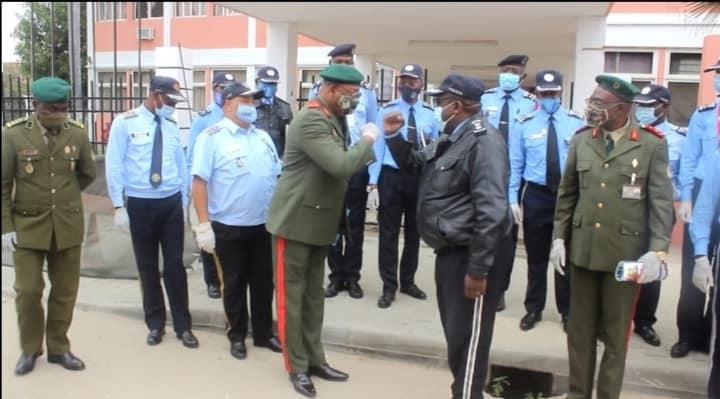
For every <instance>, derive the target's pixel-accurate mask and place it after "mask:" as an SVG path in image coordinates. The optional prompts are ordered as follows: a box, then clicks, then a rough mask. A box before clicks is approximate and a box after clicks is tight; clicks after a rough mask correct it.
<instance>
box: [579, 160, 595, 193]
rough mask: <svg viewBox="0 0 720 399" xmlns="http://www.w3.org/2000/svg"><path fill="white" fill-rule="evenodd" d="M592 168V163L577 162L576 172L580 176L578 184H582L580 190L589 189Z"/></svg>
mask: <svg viewBox="0 0 720 399" xmlns="http://www.w3.org/2000/svg"><path fill="white" fill-rule="evenodd" d="M591 167H592V161H580V160H578V161H577V164H576V165H575V171H576V172H577V174H578V182H579V184H580V188H588V185H589V180H590V168H591Z"/></svg>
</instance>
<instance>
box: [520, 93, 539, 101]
mask: <svg viewBox="0 0 720 399" xmlns="http://www.w3.org/2000/svg"><path fill="white" fill-rule="evenodd" d="M523 97H525V98H527V99H530V100H533V101H535V99H536V98H537V97H535V95H534V94H532V93H528V92H525V93H523Z"/></svg>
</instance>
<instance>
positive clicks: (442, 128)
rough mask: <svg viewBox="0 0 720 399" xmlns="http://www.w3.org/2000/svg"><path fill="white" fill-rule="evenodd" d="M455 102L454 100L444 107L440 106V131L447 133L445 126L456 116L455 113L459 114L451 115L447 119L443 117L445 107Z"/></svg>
mask: <svg viewBox="0 0 720 399" xmlns="http://www.w3.org/2000/svg"><path fill="white" fill-rule="evenodd" d="M454 103H455V102H454V101H453V102H451V103H449V104H447V105H446V106H444V107H441V108H438V109H439V110H440V112H438V113H437V115H438V119H439V120H440V132H441V133H445V127H447V124H448V122H450V121H451V120H452V119H453V118H454V117H455V115H457V114H453V115H452V116H451V117H449V118H447V120H443V118H442V113H443V111H445V108H447V107H449V106H451V105H453V104H454ZM436 112H437V111H436Z"/></svg>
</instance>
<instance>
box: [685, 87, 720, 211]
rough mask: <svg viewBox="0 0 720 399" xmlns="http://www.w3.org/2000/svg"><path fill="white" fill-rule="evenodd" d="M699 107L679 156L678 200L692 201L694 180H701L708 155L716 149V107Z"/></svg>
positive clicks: (717, 139) (694, 113) (717, 134)
mask: <svg viewBox="0 0 720 399" xmlns="http://www.w3.org/2000/svg"><path fill="white" fill-rule="evenodd" d="M719 102H720V101H716V102H715V104H712V105H709V106H705V107H700V108H698V109H697V110H696V111H695V112H693V114H692V117H691V118H690V125H689V126H688V133H687V139H686V140H685V144H684V145H683V149H682V154H681V155H680V199H681V200H682V201H690V200H691V199H692V191H693V185H694V184H695V181H694V179H698V180H703V178H704V177H705V172H706V171H709V170H710V169H708V168H707V165H706V164H707V163H708V162H710V155H711V154H712V153H713V152H714V151H715V149H717V147H718V141H719V140H720V136H719V134H720V133H718V131H717V125H718V107H720V105H718V103H719Z"/></svg>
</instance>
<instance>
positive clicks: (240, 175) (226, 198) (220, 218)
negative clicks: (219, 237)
mask: <svg viewBox="0 0 720 399" xmlns="http://www.w3.org/2000/svg"><path fill="white" fill-rule="evenodd" d="M196 146H197V147H196V150H197V151H196V152H195V154H196V157H195V160H194V161H193V165H192V175H193V176H198V177H200V178H201V179H203V180H205V181H206V182H207V184H208V213H209V214H210V220H212V221H215V222H219V223H222V224H226V225H229V226H257V225H261V224H264V223H265V221H266V220H267V213H268V208H269V206H270V198H271V197H272V194H273V191H275V185H276V184H277V178H278V175H280V159H279V157H278V155H277V152H276V150H275V144H273V141H272V139H271V138H270V135H269V134H268V133H267V132H265V131H264V130H260V129H257V128H256V127H254V126H251V127H250V129H249V130H247V129H243V128H241V127H239V126H238V125H236V124H235V122H233V121H231V120H230V119H227V118H223V119H222V120H221V121H220V122H218V123H216V124H214V125H212V126H210V127H209V128H207V129H206V130H205V131H203V133H202V134H201V135H200V136H199V137H198V140H197V144H196Z"/></svg>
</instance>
